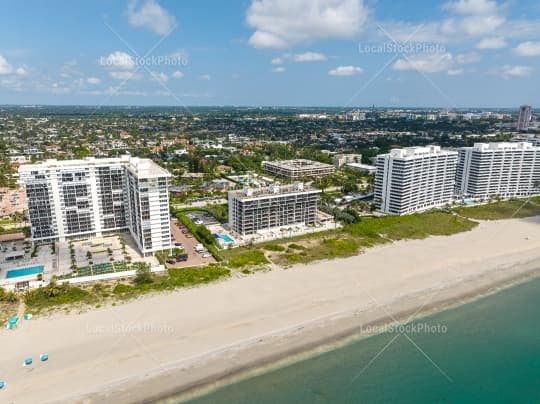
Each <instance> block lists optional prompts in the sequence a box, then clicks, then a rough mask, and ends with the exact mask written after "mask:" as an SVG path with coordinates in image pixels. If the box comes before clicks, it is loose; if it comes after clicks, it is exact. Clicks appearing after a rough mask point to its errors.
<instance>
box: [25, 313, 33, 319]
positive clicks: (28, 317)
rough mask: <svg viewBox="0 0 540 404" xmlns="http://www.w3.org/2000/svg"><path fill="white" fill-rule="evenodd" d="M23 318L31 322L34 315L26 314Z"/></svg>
mask: <svg viewBox="0 0 540 404" xmlns="http://www.w3.org/2000/svg"><path fill="white" fill-rule="evenodd" d="M23 318H24V319H25V320H30V319H31V318H32V315H31V314H29V313H24V315H23Z"/></svg>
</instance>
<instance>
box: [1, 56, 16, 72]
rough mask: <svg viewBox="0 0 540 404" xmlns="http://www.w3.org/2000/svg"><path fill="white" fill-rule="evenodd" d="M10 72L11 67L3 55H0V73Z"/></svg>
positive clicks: (11, 70)
mask: <svg viewBox="0 0 540 404" xmlns="http://www.w3.org/2000/svg"><path fill="white" fill-rule="evenodd" d="M11 72H13V67H12V66H11V65H10V64H9V62H8V61H7V59H6V58H5V57H3V56H2V55H0V75H1V74H10V73H11Z"/></svg>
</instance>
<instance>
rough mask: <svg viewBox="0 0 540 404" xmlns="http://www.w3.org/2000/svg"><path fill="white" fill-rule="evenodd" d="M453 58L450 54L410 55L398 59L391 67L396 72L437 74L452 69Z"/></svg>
mask: <svg viewBox="0 0 540 404" xmlns="http://www.w3.org/2000/svg"><path fill="white" fill-rule="evenodd" d="M453 64H454V58H453V56H452V54H450V53H448V52H447V53H442V54H440V53H433V54H419V55H412V56H410V57H408V58H407V59H398V60H397V61H396V62H395V63H394V64H393V66H392V68H393V69H394V70H398V71H408V70H413V71H418V72H422V73H437V72H442V71H447V70H449V69H451V68H452V66H453Z"/></svg>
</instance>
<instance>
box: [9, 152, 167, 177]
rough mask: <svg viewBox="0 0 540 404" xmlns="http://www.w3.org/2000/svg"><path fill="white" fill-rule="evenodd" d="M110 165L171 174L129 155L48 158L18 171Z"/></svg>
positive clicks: (142, 174)
mask: <svg viewBox="0 0 540 404" xmlns="http://www.w3.org/2000/svg"><path fill="white" fill-rule="evenodd" d="M110 165H124V166H126V167H128V168H129V169H130V170H131V171H132V172H133V173H134V174H136V175H137V176H140V177H158V176H165V177H169V176H170V175H171V174H170V173H169V172H168V171H167V170H165V169H164V168H162V167H160V166H159V165H157V164H156V163H154V162H153V161H152V160H150V159H143V158H139V157H131V156H128V155H125V156H121V157H110V158H95V157H86V158H84V159H78V160H56V159H50V160H45V161H41V162H39V163H35V164H25V165H22V166H20V168H19V172H30V171H40V170H53V169H56V168H58V169H61V168H64V169H65V168H83V167H89V166H110Z"/></svg>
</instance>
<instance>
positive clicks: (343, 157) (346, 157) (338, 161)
mask: <svg viewBox="0 0 540 404" xmlns="http://www.w3.org/2000/svg"><path fill="white" fill-rule="evenodd" d="M350 163H357V164H362V155H361V154H336V155H334V167H336V168H341V167H343V166H344V165H346V164H350Z"/></svg>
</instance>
